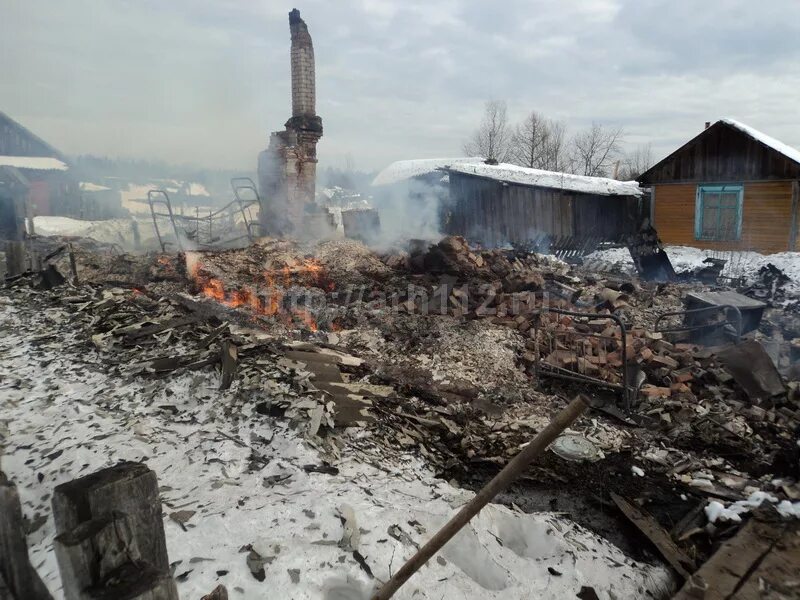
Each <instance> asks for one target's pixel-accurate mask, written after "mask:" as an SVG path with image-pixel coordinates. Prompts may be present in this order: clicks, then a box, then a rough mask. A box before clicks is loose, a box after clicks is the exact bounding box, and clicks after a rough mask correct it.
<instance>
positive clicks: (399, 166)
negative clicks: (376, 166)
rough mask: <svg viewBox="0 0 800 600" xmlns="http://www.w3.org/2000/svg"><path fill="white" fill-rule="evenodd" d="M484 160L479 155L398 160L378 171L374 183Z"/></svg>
mask: <svg viewBox="0 0 800 600" xmlns="http://www.w3.org/2000/svg"><path fill="white" fill-rule="evenodd" d="M482 162H483V159H482V158H479V157H472V158H463V157H462V158H422V159H418V160H398V161H397V162H393V163H392V164H390V165H389V166H388V167H386V168H385V169H384V170H383V171H381V172H380V173H378V174H377V175H376V176H375V179H373V180H372V185H390V184H392V183H398V182H400V181H405V180H406V179H411V178H412V177H419V176H420V175H428V174H430V173H435V172H436V171H437V170H439V169H444V168H447V167H449V166H452V165H465V164H466V165H468V164H480V163H482Z"/></svg>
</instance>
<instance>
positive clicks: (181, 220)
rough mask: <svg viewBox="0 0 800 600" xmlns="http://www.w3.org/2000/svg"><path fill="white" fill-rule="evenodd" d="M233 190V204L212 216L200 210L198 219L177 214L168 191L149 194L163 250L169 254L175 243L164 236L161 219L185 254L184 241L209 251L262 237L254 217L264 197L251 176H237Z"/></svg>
mask: <svg viewBox="0 0 800 600" xmlns="http://www.w3.org/2000/svg"><path fill="white" fill-rule="evenodd" d="M231 188H232V189H233V195H234V199H233V200H232V201H230V202H229V203H228V204H226V205H225V206H223V207H222V208H219V209H216V210H213V209H212V210H209V211H208V214H203V215H201V214H200V209H199V208H198V209H196V214H195V215H194V216H190V215H179V214H175V212H174V211H173V210H172V202H171V201H170V197H169V194H168V193H167V192H166V191H165V190H150V191H149V192H148V193H147V202H148V204H149V206H150V215H151V216H152V218H153V227H154V228H155V233H156V237H157V238H158V243H159V245H160V246H161V251H162V252H166V249H167V245H168V244H170V243H172V242H169V241H167V240H166V239H165V237H164V236H163V235H162V232H161V230H160V228H159V224H158V222H159V219H167V220H168V221H169V223H170V226H171V228H172V234H173V235H174V236H175V244H176V245H177V247H178V249H179V250H181V251H183V250H184V242H185V243H186V244H190V245H191V246H192V247H193V248H195V249H201V250H209V249H212V248H218V247H227V246H231V245H233V244H234V243H235V242H238V241H240V240H244V239H247V240H248V242H252V241H253V238H254V237H257V236H258V235H260V226H259V223H258V219H257V218H256V215H254V214H253V210H254V209H255V208H256V207H258V208H259V209H260V207H261V198H260V197H259V195H258V191H257V190H256V186H255V183H253V180H252V179H250V178H249V177H235V178H234V179H231ZM246 196H251V197H246ZM162 207H163V208H162ZM159 210H166V212H159ZM239 219H241V226H240V223H239Z"/></svg>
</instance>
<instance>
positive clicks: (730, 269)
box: [583, 246, 800, 296]
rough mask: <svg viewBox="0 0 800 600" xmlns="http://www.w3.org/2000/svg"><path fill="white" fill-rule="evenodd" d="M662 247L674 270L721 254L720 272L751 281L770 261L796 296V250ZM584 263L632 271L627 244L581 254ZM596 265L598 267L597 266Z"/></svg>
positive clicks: (799, 279) (799, 283) (799, 292)
mask: <svg viewBox="0 0 800 600" xmlns="http://www.w3.org/2000/svg"><path fill="white" fill-rule="evenodd" d="M664 250H665V251H666V253H667V256H669V259H670V261H671V262H672V266H673V267H674V268H675V271H676V272H678V273H680V272H682V271H691V270H693V269H696V268H698V267H702V266H704V265H703V261H704V260H705V259H706V258H709V257H714V258H725V259H728V264H727V265H726V266H725V270H724V271H723V275H730V276H732V277H739V276H743V277H744V278H745V280H746V281H747V282H748V283H751V282H752V281H753V280H754V279H755V278H756V276H757V275H758V270H759V269H760V268H761V267H764V266H766V265H768V264H770V263H772V264H773V265H775V266H776V267H778V268H779V269H780V270H781V271H783V272H784V273H785V274H786V276H787V277H789V279H791V281H790V282H789V283H787V284H786V286H785V288H784V289H785V291H786V293H787V295H789V296H800V252H779V253H777V254H759V253H758V252H746V251H742V252H719V251H717V250H703V249H701V248H692V247H689V246H665V248H664ZM583 262H584V265H586V266H588V267H590V268H591V265H592V264H594V265H596V266H597V267H598V268H599V269H600V268H602V267H603V266H604V267H605V268H608V267H613V268H617V269H621V270H623V271H626V272H630V273H632V272H633V270H634V268H633V260H632V259H631V254H630V252H629V251H628V249H627V248H610V249H608V250H598V251H595V252H592V253H591V254H589V255H587V256H586V257H585V258H584V261H583ZM599 269H598V270H599Z"/></svg>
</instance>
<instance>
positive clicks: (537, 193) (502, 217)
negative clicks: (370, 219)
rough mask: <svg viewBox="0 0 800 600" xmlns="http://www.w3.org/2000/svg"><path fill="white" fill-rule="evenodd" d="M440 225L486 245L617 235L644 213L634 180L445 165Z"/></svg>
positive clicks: (505, 166) (501, 166) (633, 225)
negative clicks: (446, 186)
mask: <svg viewBox="0 0 800 600" xmlns="http://www.w3.org/2000/svg"><path fill="white" fill-rule="evenodd" d="M446 171H447V173H448V174H449V180H450V182H449V187H450V193H449V199H448V201H447V202H446V203H445V205H444V206H443V211H442V229H443V231H444V232H445V233H448V234H451V235H462V236H464V237H466V238H467V239H469V240H471V241H475V242H479V243H481V244H483V245H485V246H502V245H505V244H509V243H512V244H513V243H524V242H529V241H531V240H534V239H536V238H538V237H541V236H542V235H547V236H550V237H552V238H570V237H573V238H577V239H586V238H594V239H596V240H608V241H612V240H617V239H619V238H621V237H622V236H623V235H625V234H629V233H634V232H636V231H638V229H639V227H640V226H641V224H642V221H643V218H644V217H645V216H646V214H647V209H646V206H645V201H644V198H643V194H642V192H641V190H640V188H639V186H638V184H637V183H636V182H632V181H628V182H625V181H615V180H613V179H606V178H603V177H584V176H580V175H570V174H567V173H555V172H551V171H542V170H539V169H529V168H525V167H519V166H517V165H509V164H499V165H488V164H455V165H451V166H450V167H448V168H447V170H446Z"/></svg>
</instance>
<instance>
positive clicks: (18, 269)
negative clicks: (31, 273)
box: [6, 242, 27, 277]
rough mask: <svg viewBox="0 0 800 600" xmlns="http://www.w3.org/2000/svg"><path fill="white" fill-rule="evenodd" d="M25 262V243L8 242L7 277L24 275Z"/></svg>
mask: <svg viewBox="0 0 800 600" xmlns="http://www.w3.org/2000/svg"><path fill="white" fill-rule="evenodd" d="M25 262H26V261H25V242H6V277H15V276H17V275H20V274H22V273H24V272H25V271H26V270H27V266H26V264H25Z"/></svg>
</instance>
